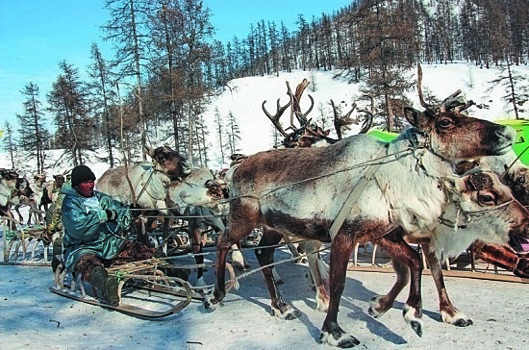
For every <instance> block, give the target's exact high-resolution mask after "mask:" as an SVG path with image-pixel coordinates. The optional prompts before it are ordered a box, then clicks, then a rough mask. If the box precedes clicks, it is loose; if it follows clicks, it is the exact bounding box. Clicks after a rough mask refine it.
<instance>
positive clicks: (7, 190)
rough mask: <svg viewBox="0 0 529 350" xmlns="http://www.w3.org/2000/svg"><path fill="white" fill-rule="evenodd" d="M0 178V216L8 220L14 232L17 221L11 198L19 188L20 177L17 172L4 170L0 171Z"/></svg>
mask: <svg viewBox="0 0 529 350" xmlns="http://www.w3.org/2000/svg"><path fill="white" fill-rule="evenodd" d="M0 176H1V178H0V216H3V217H5V218H7V220H8V222H9V224H8V227H9V229H11V230H13V229H14V225H15V223H16V220H15V218H14V216H13V213H12V212H11V207H12V206H13V203H12V200H11V198H12V195H13V193H15V192H16V191H17V187H19V176H18V173H17V172H15V171H13V170H7V169H3V168H1V169H0ZM4 234H5V233H4Z"/></svg>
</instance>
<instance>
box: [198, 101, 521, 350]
mask: <svg viewBox="0 0 529 350" xmlns="http://www.w3.org/2000/svg"><path fill="white" fill-rule="evenodd" d="M404 114H405V116H406V118H407V120H408V121H409V122H410V124H411V125H412V126H413V127H412V128H410V129H408V130H407V131H406V132H404V133H403V134H402V135H401V136H400V137H399V138H398V139H396V140H395V141H393V142H391V143H389V144H385V143H382V142H380V141H377V140H375V139H373V138H372V137H370V136H367V135H354V136H351V137H348V138H345V139H343V140H342V141H340V142H337V143H335V144H333V145H329V146H327V147H322V148H309V149H307V148H295V149H282V150H275V151H268V152H261V153H257V154H255V155H253V156H250V157H248V158H247V159H245V160H244V161H243V162H241V163H240V164H239V165H238V167H237V168H235V169H234V170H233V173H232V176H231V183H230V191H231V192H230V198H231V202H230V212H229V215H228V227H227V229H226V231H225V234H224V236H223V239H222V242H220V243H219V245H218V255H217V264H216V267H217V268H216V273H217V284H216V286H215V291H214V294H213V296H212V297H211V298H209V299H207V300H206V301H205V306H206V308H213V307H215V306H216V305H217V304H218V303H220V301H221V300H222V299H223V298H224V296H225V293H226V292H225V281H224V279H225V270H224V267H225V263H226V254H227V252H228V250H229V249H230V247H231V245H232V244H233V243H234V242H237V241H238V240H240V239H242V238H244V237H245V236H247V235H249V234H250V233H251V232H252V230H253V229H254V228H255V227H256V226H262V227H264V228H266V229H267V230H268V233H267V234H266V235H263V239H262V240H261V243H260V245H261V246H269V245H271V244H276V243H277V242H279V240H280V239H281V237H282V235H283V234H287V235H293V236H298V237H305V238H308V239H313V240H319V241H322V242H330V243H331V255H330V279H329V284H330V291H331V293H330V301H329V308H328V311H327V317H326V318H325V321H324V323H323V326H322V336H321V340H322V342H324V343H328V344H331V345H335V346H340V347H352V346H354V345H356V344H358V343H359V341H358V340H357V339H356V338H355V337H353V336H352V335H348V334H347V333H346V332H345V331H343V330H342V329H341V328H340V327H339V325H338V323H337V313H338V307H339V302H340V297H341V294H342V291H343V287H344V283H345V273H346V268H347V263H348V261H349V257H350V256H351V252H352V250H353V248H354V245H355V243H356V242H357V241H358V240H360V239H366V238H368V239H370V240H372V241H373V240H377V239H381V238H382V237H384V236H385V235H386V234H387V233H388V232H389V231H391V230H393V229H394V228H395V227H396V226H401V227H403V229H404V230H405V231H406V232H410V233H413V232H420V231H421V230H425V229H426V228H427V227H429V226H431V225H432V224H433V223H434V222H436V220H437V219H438V218H439V217H440V216H441V214H442V210H443V206H444V203H445V202H446V195H445V193H444V191H443V190H442V189H441V188H440V186H439V181H440V179H441V178H442V177H445V176H450V175H451V173H452V169H451V162H452V161H457V160H463V159H473V158H476V157H480V156H485V155H499V154H503V153H505V152H506V151H507V150H508V149H510V147H512V144H513V141H514V130H512V129H510V128H508V127H504V126H501V125H497V124H494V123H491V122H488V121H485V120H480V119H475V118H471V117H468V116H466V115H463V114H461V113H459V111H457V110H446V109H439V110H431V109H426V110H425V111H424V112H420V111H418V110H415V109H413V108H406V109H405V110H404ZM410 183H412V184H414V186H413V187H412V188H410V186H409V184H410ZM351 199H352V200H351ZM388 241H389V239H388ZM391 249H392V250H393V252H394V254H395V256H396V257H397V258H398V259H402V260H405V259H410V257H409V256H410V255H412V256H413V259H412V260H414V261H417V262H418V263H417V269H416V270H417V271H414V273H417V272H419V273H420V270H421V269H422V266H420V264H421V261H420V259H419V257H418V255H417V253H416V252H415V251H414V250H413V249H411V248H410V247H409V245H408V244H407V243H406V242H404V240H403V239H396V240H395V242H391ZM410 250H411V251H410ZM256 252H257V258H258V260H259V263H260V264H261V265H265V264H268V263H270V262H272V261H273V248H263V249H261V250H257V251H256ZM414 254H415V255H414ZM263 273H264V275H265V279H266V284H267V287H268V290H269V293H270V296H271V299H272V301H271V302H272V308H273V310H274V313H275V314H276V315H278V316H281V317H283V318H291V317H293V316H295V314H296V313H295V312H294V310H293V309H292V307H290V306H289V305H288V304H286V303H285V302H284V301H283V300H282V299H281V297H280V294H279V291H278V290H277V286H276V283H275V281H274V279H273V277H272V275H271V273H270V269H269V268H264V270H263ZM417 280H418V281H420V277H419V278H418V279H415V281H417ZM413 281H414V279H412V282H413ZM405 316H406V320H407V321H408V322H409V323H410V325H411V326H412V327H413V328H414V329H415V331H416V332H417V333H418V334H422V326H421V323H420V317H421V297H420V286H419V285H413V283H412V286H411V287H410V297H409V298H408V301H407V302H406V312H405Z"/></svg>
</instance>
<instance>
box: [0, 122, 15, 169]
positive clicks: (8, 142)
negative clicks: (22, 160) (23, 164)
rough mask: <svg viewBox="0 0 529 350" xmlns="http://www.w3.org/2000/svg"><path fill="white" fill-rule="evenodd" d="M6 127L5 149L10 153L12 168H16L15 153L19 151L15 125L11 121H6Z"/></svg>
mask: <svg viewBox="0 0 529 350" xmlns="http://www.w3.org/2000/svg"><path fill="white" fill-rule="evenodd" d="M4 129H5V130H4V134H3V135H2V136H3V139H2V142H3V149H4V150H5V151H6V152H7V153H8V154H9V159H10V161H11V169H15V168H16V166H15V153H16V152H17V150H18V147H17V144H16V141H15V138H14V135H13V126H12V125H11V123H9V122H5V124H4Z"/></svg>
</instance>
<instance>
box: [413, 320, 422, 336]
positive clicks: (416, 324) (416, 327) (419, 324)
mask: <svg viewBox="0 0 529 350" xmlns="http://www.w3.org/2000/svg"><path fill="white" fill-rule="evenodd" d="M410 325H411V329H413V331H414V332H415V333H416V334H417V335H418V336H419V337H422V322H420V321H411V323H410Z"/></svg>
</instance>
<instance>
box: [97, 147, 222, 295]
mask: <svg viewBox="0 0 529 350" xmlns="http://www.w3.org/2000/svg"><path fill="white" fill-rule="evenodd" d="M147 153H148V154H149V156H150V157H151V158H152V159H153V163H154V165H153V164H149V163H141V164H134V165H131V166H129V167H128V171H127V169H126V168H125V167H124V166H119V167H117V168H113V169H109V170H107V171H106V172H105V173H104V174H103V175H102V176H101V177H100V178H99V180H98V181H97V189H98V190H99V191H102V192H104V193H107V194H110V195H111V196H114V197H116V198H119V199H120V200H122V201H128V202H132V203H135V204H136V205H137V206H138V207H139V208H142V209H141V214H142V215H144V216H148V219H147V222H146V223H145V227H147V228H148V229H149V228H152V223H153V221H154V219H155V215H158V214H159V213H162V214H164V220H163V224H164V225H163V226H164V234H163V237H164V241H166V240H167V239H168V226H169V215H176V216H183V215H186V216H195V217H191V218H189V219H188V220H187V221H188V226H189V229H190V232H189V235H190V238H191V242H192V243H191V244H192V249H193V253H194V254H195V259H196V261H197V264H201V263H202V262H203V256H202V248H203V243H202V239H201V238H202V229H203V228H204V225H205V224H207V225H209V226H213V227H214V228H215V229H216V230H217V231H219V230H221V229H223V224H222V223H221V222H220V221H219V220H220V216H222V215H225V209H224V208H223V207H222V204H221V203H219V200H220V199H221V197H222V196H223V192H222V190H221V189H219V188H220V186H222V184H223V183H224V182H223V181H220V180H218V179H217V178H216V177H215V176H214V174H213V173H212V172H211V171H210V170H209V169H207V168H188V167H187V166H186V165H185V159H184V158H183V157H182V156H180V155H179V154H178V153H177V152H175V151H173V150H172V149H170V148H169V147H167V146H164V147H159V148H157V149H155V150H153V149H151V148H148V151H147ZM124 178H128V179H130V182H131V184H130V185H129V184H127V182H124V181H123V179H124ZM131 188H132V190H131ZM135 211H136V213H137V214H139V212H138V211H137V209H135ZM206 212H207V213H206ZM135 222H136V225H137V231H138V236H139V240H140V241H141V242H143V243H145V244H148V241H147V239H148V237H147V235H144V234H143V225H142V221H140V219H136V221H135ZM164 250H165V253H167V251H166V247H165V246H164ZM197 275H198V276H197V285H200V284H205V283H204V282H203V269H202V268H201V267H200V268H198V269H197Z"/></svg>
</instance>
